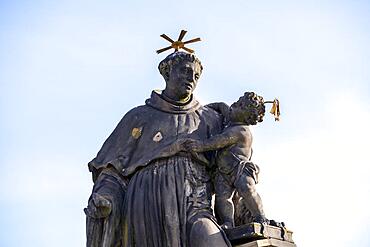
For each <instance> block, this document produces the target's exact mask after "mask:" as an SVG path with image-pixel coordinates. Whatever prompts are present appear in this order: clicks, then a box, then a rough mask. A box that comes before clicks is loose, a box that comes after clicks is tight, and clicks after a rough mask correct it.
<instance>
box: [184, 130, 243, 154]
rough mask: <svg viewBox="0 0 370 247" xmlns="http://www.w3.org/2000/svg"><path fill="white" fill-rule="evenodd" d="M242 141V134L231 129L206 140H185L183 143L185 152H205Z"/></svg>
mask: <svg viewBox="0 0 370 247" xmlns="http://www.w3.org/2000/svg"><path fill="white" fill-rule="evenodd" d="M242 139H243V134H242V132H241V131H240V129H239V128H238V127H231V128H228V129H226V130H224V132H223V133H221V134H218V135H215V136H212V137H211V138H209V139H206V140H194V139H187V140H186V141H185V142H184V144H183V145H184V146H185V149H186V150H187V151H194V152H206V151H211V150H217V149H221V148H225V147H228V146H231V145H234V144H236V143H238V142H239V141H241V140H242Z"/></svg>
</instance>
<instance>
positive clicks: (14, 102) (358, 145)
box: [0, 0, 370, 247]
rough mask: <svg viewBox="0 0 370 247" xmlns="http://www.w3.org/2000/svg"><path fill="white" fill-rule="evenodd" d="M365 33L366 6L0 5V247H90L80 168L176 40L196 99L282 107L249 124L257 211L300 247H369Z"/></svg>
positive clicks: (369, 109)
mask: <svg viewBox="0 0 370 247" xmlns="http://www.w3.org/2000/svg"><path fill="white" fill-rule="evenodd" d="M369 25H370V3H369V2H367V1H349V0H348V1H325V0H324V1H288V0H283V1H271V0H270V1H246V0H244V1H230V2H228V3H226V2H225V1H201V2H197V1H193V0H190V1H104V2H102V1H53V2H51V1H32V2H28V1H1V2H0V114H1V115H0V116H1V118H0V119H1V121H0V137H1V138H0V167H1V170H2V173H1V175H0V219H1V220H0V246H9V247H12V246H38V247H39V246H83V245H84V242H85V232H84V231H85V229H84V227H85V219H84V214H83V211H82V209H83V207H85V206H86V203H87V199H88V196H89V194H90V191H91V187H92V182H91V177H90V174H89V172H88V170H87V166H86V164H87V162H88V161H89V160H91V159H92V158H93V157H94V156H95V154H96V152H97V151H98V150H99V148H100V146H101V145H102V143H103V141H104V140H105V138H106V137H107V136H108V135H109V134H110V132H111V131H112V130H113V128H114V127H115V125H116V124H117V123H118V121H119V120H120V118H121V117H122V116H123V114H124V113H125V112H127V111H128V110H129V109H130V108H132V107H134V106H137V105H140V104H143V103H144V100H145V99H146V98H147V97H149V95H150V92H151V90H153V89H162V88H163V87H164V82H163V80H162V78H161V76H160V74H159V73H158V71H157V65H158V63H159V62H160V61H161V59H163V58H164V57H165V56H166V55H165V54H161V55H157V54H156V53H155V50H157V49H159V48H162V47H164V46H166V45H167V42H166V41H165V40H163V39H161V38H160V37H159V35H160V34H162V33H166V34H168V35H169V36H170V37H177V35H178V33H179V31H180V30H181V29H186V30H188V34H187V36H186V38H193V37H198V36H199V37H201V38H202V40H203V41H202V42H199V43H195V44H193V45H191V46H189V47H191V48H193V49H195V50H196V55H197V56H198V57H199V58H200V60H201V61H202V64H203V65H204V68H205V69H204V72H203V74H202V77H201V79H200V82H199V85H198V88H197V90H196V93H195V95H196V97H197V98H199V99H200V101H201V102H202V103H204V104H206V103H209V102H214V101H225V102H227V103H232V102H233V101H235V100H236V99H238V97H239V96H240V95H242V94H243V92H245V91H255V92H257V93H258V94H260V95H262V96H264V98H266V99H273V98H274V97H278V98H279V99H280V101H281V104H282V106H281V107H282V109H281V110H282V121H281V122H278V123H276V122H274V121H273V118H272V117H270V116H266V118H265V121H264V122H263V123H261V124H260V125H258V126H254V127H253V128H252V131H253V133H254V160H255V162H256V163H258V164H259V166H260V167H261V183H260V185H259V186H258V189H259V190H260V193H261V195H262V197H263V200H264V202H265V211H266V213H267V215H268V216H269V217H271V218H274V219H277V220H283V221H285V222H286V224H287V226H288V227H289V228H291V229H292V230H293V231H294V235H293V236H294V239H295V241H296V242H297V244H298V245H299V246H301V247H305V246H307V247H309V246H317V247H320V246H338V247H344V246H370V238H369V233H370V232H369V229H370V213H369V211H368V208H370V199H369V194H370V180H369V177H370V169H369V168H368V167H369V165H370V162H369V158H368V154H367V152H368V147H369V146H368V140H369V139H370V131H369V130H368V126H370V71H369V67H370V46H369V44H370V26H369ZM343 229H346V230H345V233H344V231H343Z"/></svg>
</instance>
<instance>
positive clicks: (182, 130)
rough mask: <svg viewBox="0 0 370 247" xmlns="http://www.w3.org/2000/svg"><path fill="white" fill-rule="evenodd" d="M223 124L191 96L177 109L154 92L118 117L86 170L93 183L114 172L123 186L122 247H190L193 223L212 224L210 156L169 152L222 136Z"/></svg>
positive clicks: (211, 164)
mask: <svg viewBox="0 0 370 247" xmlns="http://www.w3.org/2000/svg"><path fill="white" fill-rule="evenodd" d="M222 121H223V118H222V116H221V115H220V114H219V113H217V112H216V111H214V110H213V109H211V108H209V107H206V106H202V105H200V103H199V102H198V101H196V100H195V99H193V97H192V98H191V100H190V102H188V103H186V104H182V105H179V104H175V103H173V102H168V101H167V100H165V99H164V98H163V97H162V96H161V95H160V93H159V92H155V91H153V93H152V95H151V97H150V98H149V99H148V100H146V102H145V105H142V106H138V107H136V108H134V109H132V110H130V111H129V112H128V113H127V114H126V115H125V116H124V117H123V118H122V120H121V121H120V122H119V124H118V125H117V127H116V128H115V130H114V131H113V133H112V134H111V135H110V136H109V137H108V139H107V140H106V141H105V143H104V144H103V147H102V148H101V150H100V151H99V153H98V154H97V156H96V158H95V159H93V160H92V161H91V162H90V163H89V169H90V171H91V172H92V173H93V180H94V181H96V180H97V177H98V176H99V174H100V172H101V171H102V170H104V169H106V168H110V169H111V168H112V167H113V168H114V169H115V170H116V171H117V172H118V174H119V176H120V177H122V178H124V179H125V180H126V181H127V187H126V191H125V199H124V202H123V224H122V242H123V246H140V247H145V246H158V247H160V246H168V247H175V246H189V239H188V238H187V236H188V235H189V229H188V228H189V222H191V221H192V219H194V218H196V217H199V216H200V217H206V218H208V219H210V220H212V221H214V222H215V220H214V217H213V213H212V208H211V197H212V185H211V184H212V183H211V178H210V170H212V166H213V159H214V154H213V153H212V152H210V153H203V154H197V155H195V154H189V153H186V152H180V153H171V152H170V151H169V150H171V148H170V147H171V144H173V143H174V142H175V141H176V140H177V139H180V138H186V137H189V138H194V139H207V138H209V137H211V136H212V135H215V134H218V133H220V132H221V130H222ZM215 224H216V223H215ZM216 225H217V224H216ZM226 241H227V240H226Z"/></svg>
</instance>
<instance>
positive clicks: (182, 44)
mask: <svg viewBox="0 0 370 247" xmlns="http://www.w3.org/2000/svg"><path fill="white" fill-rule="evenodd" d="M186 33H187V31H185V30H181V32H180V35H179V38H178V39H177V40H176V41H173V39H171V38H170V37H168V36H167V35H165V34H162V35H161V37H162V38H164V39H165V40H167V41H169V42H170V43H171V46H167V47H165V48H162V49H159V50H157V53H158V54H159V53H161V52H164V51H167V50H169V49H172V48H173V49H175V51H178V50H179V49H184V50H185V51H187V52H189V53H193V52H194V50H192V49H189V48H187V47H185V45H186V44H190V43H194V42H198V41H201V40H200V38H195V39H191V40H188V41H184V42H183V41H182V39H183V38H184V36H185V34H186Z"/></svg>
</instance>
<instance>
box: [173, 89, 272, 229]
mask: <svg viewBox="0 0 370 247" xmlns="http://www.w3.org/2000/svg"><path fill="white" fill-rule="evenodd" d="M209 106H211V107H213V108H216V109H219V110H220V111H221V112H223V115H224V116H225V117H226V119H228V123H227V125H226V127H225V129H224V130H223V131H222V133H221V134H218V135H215V136H212V137H211V138H209V139H206V140H193V139H186V140H180V142H181V144H180V145H183V146H184V147H185V150H187V151H189V152H197V153H198V152H206V151H212V150H218V153H217V160H216V164H217V173H216V176H215V184H214V187H215V192H216V197H215V209H216V214H217V216H218V218H219V220H220V223H221V224H222V227H223V228H226V229H230V228H232V227H234V205H233V202H232V198H233V195H234V192H235V189H236V190H237V192H238V193H239V195H240V196H241V197H242V198H243V199H244V200H243V201H244V203H246V205H247V206H246V208H247V209H248V210H249V211H250V213H251V214H252V215H251V216H252V221H253V222H259V223H262V224H268V223H269V221H268V220H267V218H266V217H265V214H264V211H263V206H262V201H261V198H260V196H259V194H258V193H257V191H256V188H255V185H256V183H257V181H258V173H259V168H258V166H257V165H256V164H254V163H253V162H251V161H250V159H251V156H252V134H251V132H250V130H249V128H248V126H249V125H255V124H257V122H262V121H263V116H264V115H265V105H264V101H263V98H262V97H260V96H258V95H256V94H255V93H252V92H248V93H245V94H244V95H243V96H242V97H240V98H239V100H238V101H237V102H235V103H233V104H232V105H231V107H228V106H227V105H226V104H222V103H221V104H218V105H216V104H212V105H209Z"/></svg>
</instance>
